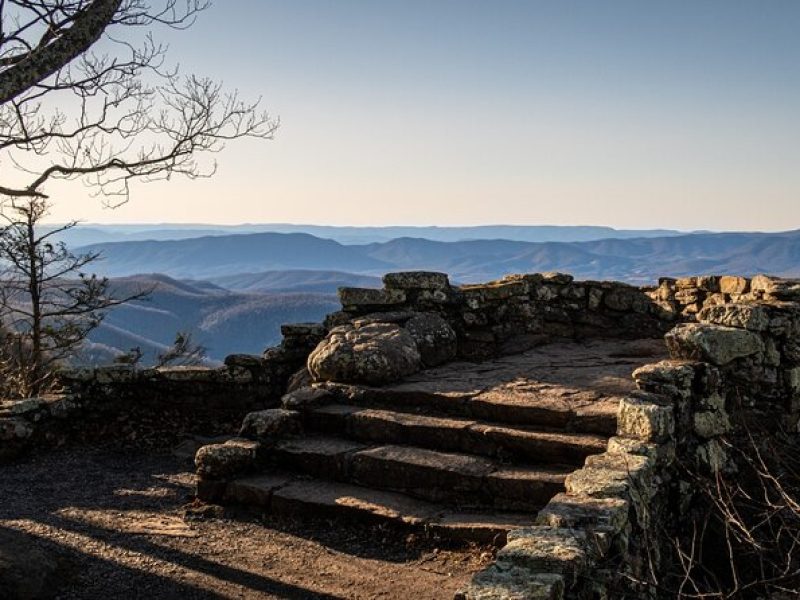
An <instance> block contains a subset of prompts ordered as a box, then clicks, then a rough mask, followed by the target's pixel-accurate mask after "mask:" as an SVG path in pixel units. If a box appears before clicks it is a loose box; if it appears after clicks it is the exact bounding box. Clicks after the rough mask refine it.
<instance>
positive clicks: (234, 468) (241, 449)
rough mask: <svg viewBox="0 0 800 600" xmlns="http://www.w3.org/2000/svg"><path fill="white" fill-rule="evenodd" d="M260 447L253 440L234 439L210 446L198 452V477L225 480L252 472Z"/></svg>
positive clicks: (196, 457)
mask: <svg viewBox="0 0 800 600" xmlns="http://www.w3.org/2000/svg"><path fill="white" fill-rule="evenodd" d="M259 448H260V445H259V443H258V442H255V441H253V440H247V439H241V438H238V439H237V438H234V439H232V440H228V441H227V442H225V443H224V444H210V445H208V446H203V447H202V448H200V449H199V450H198V451H197V454H196V455H195V458H194V464H195V466H196V467H197V473H198V475H201V476H203V477H207V478H209V479H224V478H226V477H232V476H234V475H238V474H239V473H243V472H246V471H248V470H250V469H251V468H252V467H253V465H254V463H255V461H256V458H257V455H258V452H259Z"/></svg>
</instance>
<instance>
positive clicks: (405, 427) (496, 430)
mask: <svg viewBox="0 0 800 600" xmlns="http://www.w3.org/2000/svg"><path fill="white" fill-rule="evenodd" d="M307 420H308V422H309V423H310V424H311V426H312V427H314V428H315V429H317V430H318V431H320V432H324V433H334V434H337V435H347V436H349V437H352V438H355V439H357V440H360V441H363V442H380V443H384V444H403V445H414V446H418V447H422V448H428V449H431V450H439V451H442V452H463V453H468V454H475V455H480V456H489V457H499V458H506V459H509V460H513V461H515V462H518V463H519V462H523V463H524V462H529V463H534V464H548V463H552V464H572V465H575V466H576V467H577V466H580V465H581V464H583V460H584V459H585V458H586V457H587V456H589V455H590V454H596V453H598V452H603V451H604V450H605V447H606V443H607V438H606V437H604V436H601V435H595V434H588V433H574V432H565V431H541V430H538V429H534V428H531V427H525V426H513V425H504V424H495V423H490V422H484V421H474V420H471V419H461V418H455V417H453V418H445V417H436V416H427V415H422V414H417V413H404V412H395V411H390V410H382V409H369V408H359V407H348V406H346V405H330V406H325V407H322V408H319V409H314V410H312V411H310V413H309V417H308V419H307Z"/></svg>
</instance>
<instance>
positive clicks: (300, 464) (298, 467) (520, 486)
mask: <svg viewBox="0 0 800 600" xmlns="http://www.w3.org/2000/svg"><path fill="white" fill-rule="evenodd" d="M272 453H273V459H274V461H275V465H276V466H277V467H279V468H281V469H286V470H293V471H300V472H302V473H305V474H308V475H313V476H315V477H319V478H323V479H334V480H337V481H348V482H352V483H357V484H360V485H364V486H368V487H373V488H380V489H385V490H394V491H400V492H403V493H405V494H408V495H409V496H413V497H415V498H421V499H424V500H430V501H434V502H440V503H443V504H448V505H453V506H460V507H472V508H476V507H481V508H483V507H491V508H495V509H501V510H527V511H532V512H535V511H537V510H539V509H540V508H541V507H542V506H544V505H545V504H546V503H547V502H548V501H549V500H550V498H552V497H553V496H554V495H555V494H557V493H559V492H561V491H562V490H563V489H564V479H565V478H566V476H567V475H568V474H569V473H570V472H572V471H573V470H574V467H553V466H549V467H542V466H508V465H503V464H500V463H498V462H496V461H494V460H490V459H488V458H485V457H481V456H474V455H470V454H460V453H452V452H439V451H435V450H428V449H424V448H418V447H415V446H398V445H382V446H367V445H365V444H362V443H359V442H353V441H350V440H344V439H341V438H336V437H327V436H315V437H307V438H299V439H292V440H285V441H283V442H280V443H278V444H277V446H276V447H275V448H274V449H273V451H272Z"/></svg>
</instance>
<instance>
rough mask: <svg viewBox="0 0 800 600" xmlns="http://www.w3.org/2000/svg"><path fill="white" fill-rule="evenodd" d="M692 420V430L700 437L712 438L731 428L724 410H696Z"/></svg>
mask: <svg viewBox="0 0 800 600" xmlns="http://www.w3.org/2000/svg"><path fill="white" fill-rule="evenodd" d="M693 421H694V423H693V426H694V432H695V433H696V434H697V435H699V436H700V437H701V438H706V439H708V438H713V437H716V436H718V435H722V434H723V433H728V432H729V431H730V430H731V421H730V419H729V418H728V413H726V412H725V411H724V410H719V411H717V410H709V411H702V412H696V413H694V416H693Z"/></svg>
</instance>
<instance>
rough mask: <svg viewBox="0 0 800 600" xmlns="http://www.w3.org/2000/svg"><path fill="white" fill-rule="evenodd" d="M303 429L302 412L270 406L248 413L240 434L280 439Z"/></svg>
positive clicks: (255, 437)
mask: <svg viewBox="0 0 800 600" xmlns="http://www.w3.org/2000/svg"><path fill="white" fill-rule="evenodd" d="M301 429H302V423H301V420H300V413H299V412H297V411H294V410H285V409H283V408H270V409H268V410H259V411H256V412H251V413H248V414H247V415H246V416H245V418H244V421H242V428H241V429H240V430H239V435H240V436H242V437H246V438H250V439H257V440H278V439H281V438H283V437H286V436H287V435H292V434H294V433H298V432H299V431H300V430H301Z"/></svg>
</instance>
